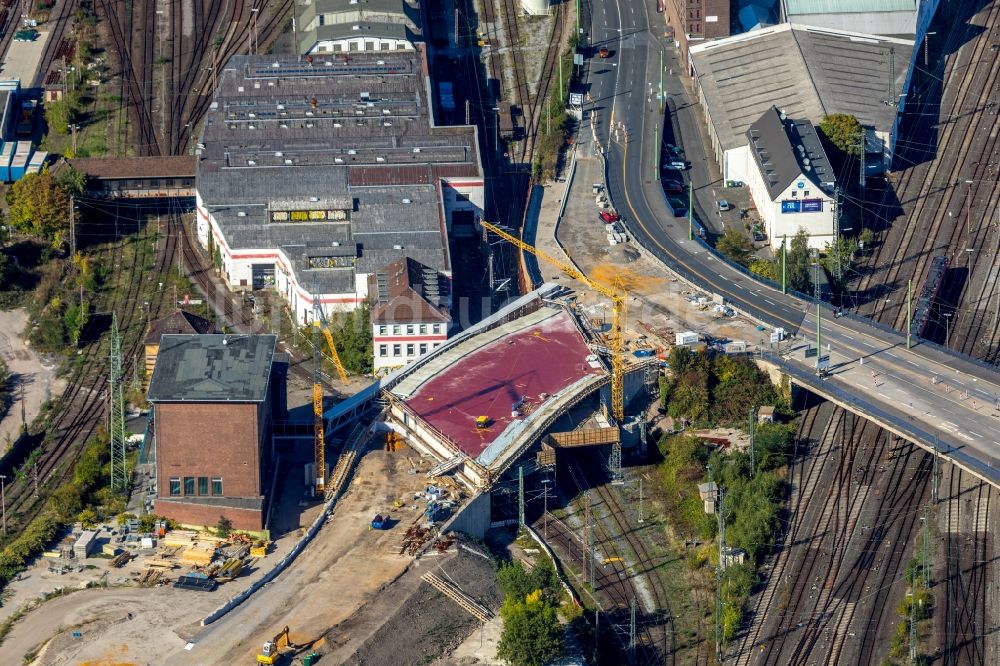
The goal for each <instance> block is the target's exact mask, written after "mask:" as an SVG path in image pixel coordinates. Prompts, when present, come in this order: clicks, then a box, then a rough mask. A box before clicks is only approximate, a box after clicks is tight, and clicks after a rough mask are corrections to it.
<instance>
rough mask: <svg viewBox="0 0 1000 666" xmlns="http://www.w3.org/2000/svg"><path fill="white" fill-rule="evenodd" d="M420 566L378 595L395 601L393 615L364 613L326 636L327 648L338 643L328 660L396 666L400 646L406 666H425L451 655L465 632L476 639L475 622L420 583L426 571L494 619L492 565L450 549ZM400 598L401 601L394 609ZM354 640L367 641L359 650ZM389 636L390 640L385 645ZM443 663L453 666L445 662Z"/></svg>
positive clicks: (374, 611) (495, 602) (374, 609)
mask: <svg viewBox="0 0 1000 666" xmlns="http://www.w3.org/2000/svg"><path fill="white" fill-rule="evenodd" d="M475 548H476V549H477V550H478V548H479V547H478V546H475ZM419 562H420V566H414V567H412V568H411V569H410V570H409V571H408V572H407V573H406V575H405V577H404V579H401V580H400V581H398V583H397V584H394V585H393V586H392V587H391V588H389V589H388V590H387V591H386V594H385V595H383V598H384V599H394V600H395V601H396V607H395V609H394V611H393V610H389V613H385V612H384V610H385V609H383V608H380V607H377V606H374V607H372V608H366V609H364V610H363V611H362V612H360V613H358V614H357V615H355V616H352V617H351V618H350V619H349V620H347V621H346V622H345V623H343V624H342V625H340V626H337V627H335V628H334V629H333V631H331V632H330V634H329V635H328V640H329V641H330V643H331V645H334V644H336V643H338V642H339V643H342V645H341V646H340V647H339V649H334V650H333V651H331V653H330V654H329V655H328V656H329V657H330V658H332V660H333V661H334V663H338V664H340V663H345V664H357V665H359V666H361V665H364V666H396V665H397V664H400V663H402V662H401V655H400V648H401V647H404V646H405V650H406V652H405V654H406V658H405V663H407V664H413V665H417V664H430V663H435V662H437V660H439V659H441V658H442V657H444V656H445V655H448V654H450V653H451V652H452V651H453V650H454V649H455V648H457V647H458V646H459V645H460V644H462V643H463V641H464V640H465V638H466V637H467V636H468V635H469V634H470V632H472V633H474V634H476V635H478V633H479V632H478V631H474V630H475V629H476V628H477V627H478V626H479V622H478V620H476V619H475V618H474V617H473V616H472V615H470V614H469V613H468V612H466V611H465V610H463V609H462V608H460V607H459V606H458V605H457V604H456V603H455V602H454V601H452V600H450V599H448V598H447V597H445V596H444V595H443V594H442V593H441V592H439V591H438V590H436V589H435V588H433V587H432V586H431V585H429V584H428V583H426V582H423V581H421V580H420V578H419V577H420V576H421V575H422V574H423V573H425V572H427V571H431V572H433V573H434V574H436V575H437V576H439V577H441V578H443V579H444V580H446V581H449V582H451V583H453V584H455V585H457V586H458V587H459V588H460V589H461V590H462V591H463V592H465V593H466V594H467V595H469V596H470V597H472V598H473V599H475V600H476V601H478V602H479V603H480V604H482V605H484V606H486V607H487V608H490V609H491V610H492V611H493V612H494V613H496V612H497V611H499V608H500V601H501V598H500V594H499V592H498V590H497V587H496V579H495V571H494V568H493V563H492V561H491V560H489V559H487V558H484V557H480V556H479V555H475V554H473V553H470V552H469V551H467V550H465V549H462V548H455V547H454V546H453V547H452V550H451V551H450V552H449V553H448V554H445V555H438V554H436V553H434V554H431V555H428V556H427V557H426V558H424V559H422V560H420V561H419ZM404 594H405V601H404V602H403V603H402V605H398V604H399V599H401V598H404ZM387 616H388V619H386V617H387ZM359 636H360V637H366V638H365V640H364V642H363V643H362V644H360V645H358V640H357V638H358V637H359ZM390 636H391V637H392V638H391V640H386V638H387V637H390ZM345 637H346V638H347V640H345ZM445 660H446V661H445V663H452V662H451V661H450V658H447V657H446V658H445Z"/></svg>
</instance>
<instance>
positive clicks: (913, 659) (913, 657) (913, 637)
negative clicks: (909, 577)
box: [910, 581, 917, 664]
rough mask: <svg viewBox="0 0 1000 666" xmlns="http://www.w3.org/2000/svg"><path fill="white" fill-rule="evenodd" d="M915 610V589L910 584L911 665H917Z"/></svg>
mask: <svg viewBox="0 0 1000 666" xmlns="http://www.w3.org/2000/svg"><path fill="white" fill-rule="evenodd" d="M914 582H915V581H914ZM916 609H917V595H916V588H915V586H914V584H913V583H910V663H911V664H915V663H917V623H916V622H915V620H916V613H915V611H916Z"/></svg>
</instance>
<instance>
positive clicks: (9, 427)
mask: <svg viewBox="0 0 1000 666" xmlns="http://www.w3.org/2000/svg"><path fill="white" fill-rule="evenodd" d="M27 323H28V313H27V312H25V311H24V310H21V309H18V310H8V311H6V312H0V359H3V361H4V363H6V364H7V369H8V370H10V373H11V379H10V386H11V388H12V390H13V396H12V397H13V404H11V407H10V410H8V412H7V415H6V416H5V417H4V419H3V420H2V421H0V442H7V441H12V440H14V439H16V438H17V435H18V433H19V432H20V429H21V389H22V388H23V389H24V416H25V420H26V421H27V422H28V423H31V421H32V419H34V418H35V416H37V414H38V412H39V410H40V409H41V406H42V403H43V402H45V401H46V400H49V399H51V398H54V397H57V396H58V395H60V394H61V393H62V392H63V390H64V389H65V388H66V380H65V379H59V378H57V377H56V372H55V371H56V366H55V364H52V363H46V362H45V360H44V359H42V358H40V357H39V356H38V354H36V353H35V351H34V350H32V349H30V348H29V347H28V346H27V345H25V342H24V336H23V335H22V333H23V332H24V327H25V326H26V325H27ZM4 446H6V445H5V444H4Z"/></svg>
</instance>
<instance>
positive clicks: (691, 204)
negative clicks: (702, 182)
mask: <svg viewBox="0 0 1000 666" xmlns="http://www.w3.org/2000/svg"><path fill="white" fill-rule="evenodd" d="M693 208H694V186H693V185H691V183H688V240H694V212H693V211H692V209H693Z"/></svg>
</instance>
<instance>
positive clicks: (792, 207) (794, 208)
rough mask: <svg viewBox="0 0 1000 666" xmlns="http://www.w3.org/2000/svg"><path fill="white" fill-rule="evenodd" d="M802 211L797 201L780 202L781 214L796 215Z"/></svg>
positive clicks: (800, 203) (800, 204)
mask: <svg viewBox="0 0 1000 666" xmlns="http://www.w3.org/2000/svg"><path fill="white" fill-rule="evenodd" d="M801 210H802V202H801V201H799V200H798V199H786V200H784V201H782V202H781V212H782V213H798V212H800V211H801Z"/></svg>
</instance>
